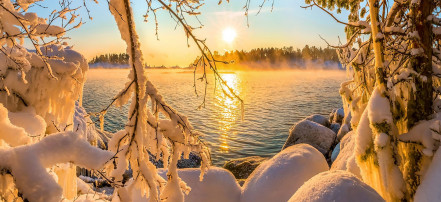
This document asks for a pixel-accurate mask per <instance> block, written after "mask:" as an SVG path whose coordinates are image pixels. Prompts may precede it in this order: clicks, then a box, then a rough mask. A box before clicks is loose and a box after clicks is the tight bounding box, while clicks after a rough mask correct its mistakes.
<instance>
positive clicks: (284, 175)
mask: <svg viewBox="0 0 441 202" xmlns="http://www.w3.org/2000/svg"><path fill="white" fill-rule="evenodd" d="M328 169H329V167H328V164H327V162H326V159H325V158H324V157H323V155H322V154H321V153H320V152H319V151H317V149H315V148H314V147H312V146H310V145H307V144H296V145H293V146H291V147H288V148H286V149H285V150H283V151H281V152H280V153H278V154H277V155H275V156H274V157H272V158H271V159H269V160H267V161H265V162H263V163H262V164H260V166H258V167H257V168H256V169H255V170H254V172H253V173H252V174H251V175H250V176H249V177H248V179H247V180H246V181H245V184H244V185H243V191H242V202H268V201H271V202H279V201H280V202H282V201H283V202H285V201H287V200H288V199H289V198H290V197H291V196H292V195H293V194H294V193H295V192H296V190H297V189H298V188H299V187H300V186H301V185H302V184H303V183H304V182H305V181H307V180H308V179H310V178H311V177H313V176H314V175H316V174H318V173H320V172H323V171H327V170H328Z"/></svg>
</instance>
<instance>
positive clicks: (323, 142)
mask: <svg viewBox="0 0 441 202" xmlns="http://www.w3.org/2000/svg"><path fill="white" fill-rule="evenodd" d="M335 138H336V135H335V133H334V132H333V131H332V130H331V129H329V128H327V127H325V126H322V125H320V124H317V123H315V122H312V121H308V120H302V121H300V122H298V123H297V124H295V125H294V126H293V127H292V128H291V129H290V130H289V137H288V139H287V140H286V142H285V145H283V148H282V150H283V149H286V148H287V147H289V146H291V145H294V144H300V143H306V144H310V145H312V146H313V147H315V148H316V149H317V150H319V151H320V152H321V153H322V154H324V155H326V154H327V153H329V150H330V149H331V146H332V145H333V144H334V141H335Z"/></svg>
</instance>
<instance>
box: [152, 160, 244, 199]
mask: <svg viewBox="0 0 441 202" xmlns="http://www.w3.org/2000/svg"><path fill="white" fill-rule="evenodd" d="M158 172H159V175H160V176H162V177H163V178H165V179H167V176H166V174H167V170H166V169H158ZM200 174H201V170H200V169H199V168H185V169H179V170H178V175H179V177H180V178H181V179H182V180H183V181H184V182H185V183H186V184H187V185H188V186H189V187H190V188H191V191H190V193H189V194H188V195H185V196H184V198H185V202H202V201H207V202H226V201H228V202H239V201H240V194H241V189H240V186H239V184H237V182H236V179H235V178H234V176H233V174H231V173H230V172H229V171H228V170H225V169H223V168H217V167H210V169H208V171H206V172H205V175H204V179H203V180H202V181H199V175H200Z"/></svg>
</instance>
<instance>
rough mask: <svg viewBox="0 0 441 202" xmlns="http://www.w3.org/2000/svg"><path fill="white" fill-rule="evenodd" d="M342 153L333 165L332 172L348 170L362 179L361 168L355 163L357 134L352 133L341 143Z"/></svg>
mask: <svg viewBox="0 0 441 202" xmlns="http://www.w3.org/2000/svg"><path fill="white" fill-rule="evenodd" d="M339 144H340V152H339V154H338V156H337V158H336V159H335V161H333V163H332V165H331V170H347V171H349V172H351V173H353V174H354V175H355V176H357V177H359V178H360V179H361V174H360V168H359V167H358V165H357V163H356V162H355V155H354V149H355V133H354V132H353V131H350V132H349V133H348V134H347V135H346V136H345V137H344V138H343V139H342V140H341V142H340V143H339Z"/></svg>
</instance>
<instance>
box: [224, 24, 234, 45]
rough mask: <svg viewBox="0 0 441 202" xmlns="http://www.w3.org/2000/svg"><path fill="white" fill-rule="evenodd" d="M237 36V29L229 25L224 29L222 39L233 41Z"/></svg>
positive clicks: (228, 41)
mask: <svg viewBox="0 0 441 202" xmlns="http://www.w3.org/2000/svg"><path fill="white" fill-rule="evenodd" d="M236 36H237V34H236V30H234V29H233V28H231V27H228V28H226V29H224V31H222V39H223V40H224V41H225V42H227V43H232V42H233V41H234V39H235V38H236Z"/></svg>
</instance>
